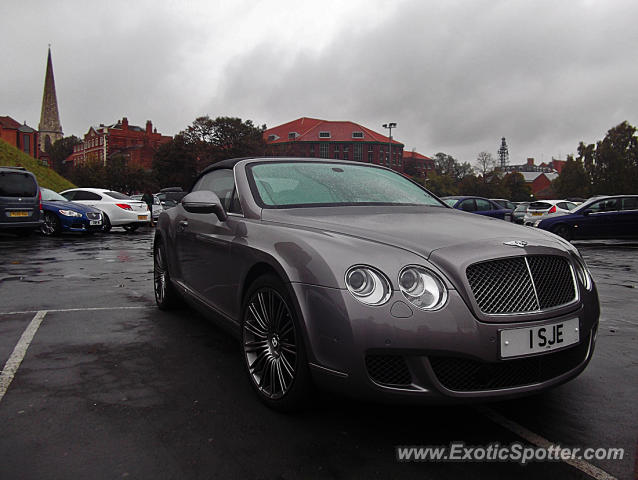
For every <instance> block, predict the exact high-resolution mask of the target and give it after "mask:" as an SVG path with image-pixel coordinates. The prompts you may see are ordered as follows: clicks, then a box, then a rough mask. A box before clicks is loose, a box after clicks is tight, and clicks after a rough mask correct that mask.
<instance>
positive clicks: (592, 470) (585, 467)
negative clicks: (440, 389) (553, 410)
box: [476, 407, 617, 480]
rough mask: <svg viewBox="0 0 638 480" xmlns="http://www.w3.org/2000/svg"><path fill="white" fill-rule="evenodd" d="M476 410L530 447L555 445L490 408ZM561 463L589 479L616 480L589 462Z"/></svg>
mask: <svg viewBox="0 0 638 480" xmlns="http://www.w3.org/2000/svg"><path fill="white" fill-rule="evenodd" d="M476 410H477V411H478V412H480V413H481V414H483V415H484V416H486V417H487V418H489V419H490V420H492V421H493V422H494V423H496V424H498V425H500V426H501V427H504V428H506V429H507V430H509V431H510V432H512V433H515V434H516V435H518V436H519V437H521V438H522V439H523V440H526V441H528V442H529V443H531V444H532V445H536V446H537V447H541V448H549V447H551V446H552V445H556V443H553V442H550V441H549V440H547V439H546V438H543V437H541V436H540V435H538V434H536V433H534V432H532V431H530V430H528V429H527V428H525V427H523V426H522V425H519V424H518V423H516V422H513V421H511V420H508V419H507V418H505V417H504V416H503V415H501V414H500V413H497V412H495V411H494V410H492V409H491V408H487V407H476ZM563 461H564V462H565V463H567V464H569V465H571V466H572V467H575V468H577V469H578V470H580V471H581V472H584V473H585V474H587V475H589V476H590V477H592V478H594V479H596V480H617V479H616V477H614V476H613V475H610V474H609V473H607V472H605V471H604V470H602V469H600V468H598V467H597V466H595V465H592V464H591V463H589V462H586V461H585V460H579V459H567V460H563Z"/></svg>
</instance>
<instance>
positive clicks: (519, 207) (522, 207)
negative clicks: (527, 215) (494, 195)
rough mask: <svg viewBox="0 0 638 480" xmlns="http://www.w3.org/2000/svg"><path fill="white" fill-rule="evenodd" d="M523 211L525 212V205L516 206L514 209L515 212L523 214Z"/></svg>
mask: <svg viewBox="0 0 638 480" xmlns="http://www.w3.org/2000/svg"><path fill="white" fill-rule="evenodd" d="M525 210H527V205H518V206H517V207H516V210H515V211H516V212H524V211H525Z"/></svg>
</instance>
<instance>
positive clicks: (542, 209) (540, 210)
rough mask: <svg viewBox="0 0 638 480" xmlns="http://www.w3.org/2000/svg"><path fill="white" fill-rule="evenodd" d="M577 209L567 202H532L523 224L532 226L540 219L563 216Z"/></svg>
mask: <svg viewBox="0 0 638 480" xmlns="http://www.w3.org/2000/svg"><path fill="white" fill-rule="evenodd" d="M576 207H577V205H576V204H575V203H574V202H569V201H567V200H541V201H538V202H532V203H530V204H529V206H528V207H527V212H525V216H524V217H523V224H524V225H528V226H532V225H534V223H535V222H537V221H538V220H539V219H540V217H544V216H547V215H562V214H565V213H569V212H570V211H572V210H573V209H574V208H576Z"/></svg>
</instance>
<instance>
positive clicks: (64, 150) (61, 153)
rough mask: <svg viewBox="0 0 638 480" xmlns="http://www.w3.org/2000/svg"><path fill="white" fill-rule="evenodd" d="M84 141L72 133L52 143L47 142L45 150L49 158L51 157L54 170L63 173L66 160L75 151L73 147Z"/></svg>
mask: <svg viewBox="0 0 638 480" xmlns="http://www.w3.org/2000/svg"><path fill="white" fill-rule="evenodd" d="M80 143H82V140H80V139H79V138H78V137H76V136H75V135H71V136H70V137H64V138H61V139H59V140H56V142H55V143H54V144H53V145H51V144H47V145H46V146H45V151H46V153H47V155H49V158H50V159H51V165H52V166H53V170H55V171H56V172H58V173H63V169H64V163H63V162H64V160H66V159H67V158H68V157H69V155H71V154H72V153H73V147H75V146H76V145H79V144H80Z"/></svg>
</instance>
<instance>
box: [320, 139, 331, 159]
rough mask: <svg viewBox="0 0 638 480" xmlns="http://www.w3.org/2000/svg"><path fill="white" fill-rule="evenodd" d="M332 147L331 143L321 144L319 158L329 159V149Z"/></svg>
mask: <svg viewBox="0 0 638 480" xmlns="http://www.w3.org/2000/svg"><path fill="white" fill-rule="evenodd" d="M329 147H330V144H329V143H326V142H321V143H320V144H319V157H321V158H329V157H328V148H329Z"/></svg>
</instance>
